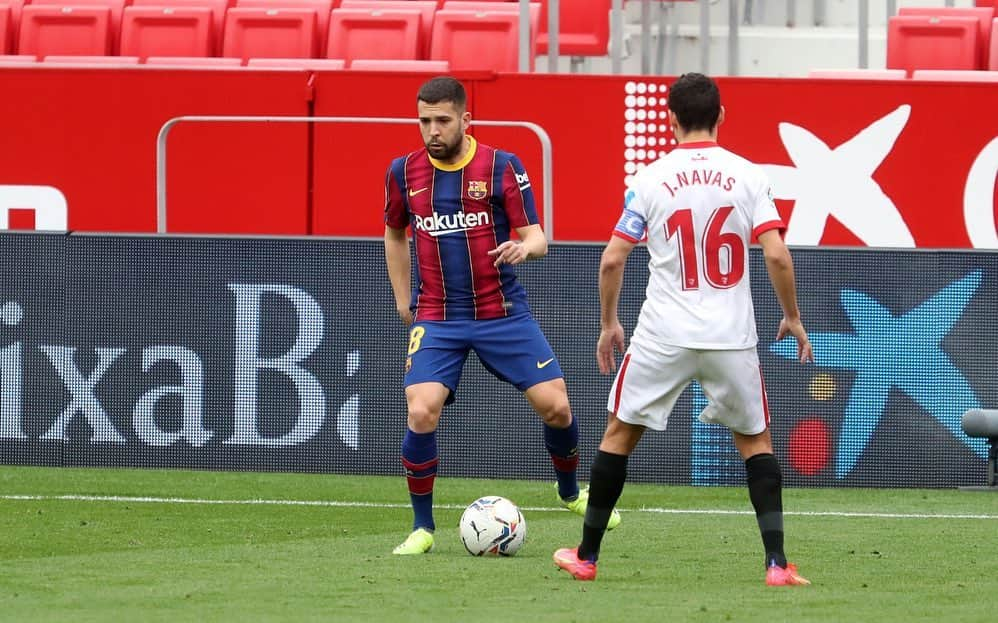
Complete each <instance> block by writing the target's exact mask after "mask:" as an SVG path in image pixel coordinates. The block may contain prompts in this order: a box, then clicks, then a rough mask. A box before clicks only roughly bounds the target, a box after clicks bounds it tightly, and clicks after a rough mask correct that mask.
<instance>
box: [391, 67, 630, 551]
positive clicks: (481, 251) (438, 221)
mask: <svg viewBox="0 0 998 623" xmlns="http://www.w3.org/2000/svg"><path fill="white" fill-rule="evenodd" d="M416 104H417V111H418V113H419V128H420V132H421V133H422V137H423V143H424V145H425V147H424V148H423V149H420V150H419V151H414V152H412V153H410V154H408V155H405V156H402V157H400V158H396V159H395V160H394V161H393V162H392V164H391V167H390V168H389V169H388V173H387V175H386V178H385V261H386V262H387V265H388V275H389V278H390V279H391V283H392V291H393V292H394V294H395V304H396V309H397V310H398V313H399V316H400V317H401V318H402V321H403V322H404V323H405V324H406V325H408V326H410V327H411V328H410V330H409V347H408V352H407V358H406V362H405V396H406V404H407V407H408V419H407V424H408V429H407V430H406V433H405V438H404V439H403V441H402V464H403V466H404V467H405V474H406V479H407V482H408V486H409V497H410V499H411V501H412V509H413V515H414V519H413V531H412V533H411V534H409V536H408V538H406V539H405V541H404V542H403V543H402V544H400V545H399V546H398V547H396V548H395V549H394V550H393V553H395V554H423V553H426V552H428V551H430V550H431V549H432V548H433V532H434V529H435V524H434V521H433V484H434V479H435V477H436V473H437V461H438V454H437V441H436V430H437V424H438V422H439V421H440V413H441V411H442V410H443V407H444V405H446V404H450V403H451V402H453V401H454V392H456V391H457V385H458V381H459V380H460V378H461V370H462V368H463V367H464V361H465V359H466V358H467V356H468V352H469V351H472V350H474V351H475V353H476V354H477V355H478V357H479V359H480V360H481V361H482V363H483V364H484V366H485V367H486V369H488V370H489V371H490V372H492V374H494V375H495V376H496V377H497V378H499V379H501V380H503V381H506V382H507V383H510V384H512V385H513V386H515V387H516V388H517V389H519V390H520V391H521V392H523V394H524V396H526V398H527V401H528V402H529V403H530V406H531V407H533V409H534V410H535V411H536V412H537V414H538V415H539V416H540V417H541V419H542V420H543V421H544V444H545V446H546V447H547V450H548V452H549V454H550V455H551V462H552V463H553V464H554V471H555V476H556V477H557V481H558V495H559V498H560V500H561V502H562V504H563V505H564V506H565V507H566V508H568V509H569V510H571V511H572V512H574V513H576V514H579V515H582V516H585V511H586V503H587V500H588V490H583V491H580V490H579V485H578V482H577V481H576V468H577V466H578V462H579V459H578V444H579V429H578V426H577V424H576V421H575V419H574V418H573V417H572V411H571V408H570V407H569V402H568V392H567V390H566V388H565V381H564V379H563V378H562V373H561V368H560V367H559V366H558V360H557V358H556V357H555V355H554V352H553V351H552V350H551V346H550V345H549V344H548V342H547V339H545V337H544V334H543V333H541V329H540V327H539V326H538V324H537V322H536V321H535V320H534V318H533V316H532V315H531V313H530V308H529V306H528V305H527V297H526V293H525V291H524V290H523V287H522V286H521V285H520V284H519V282H517V279H516V273H515V271H514V269H513V266H514V265H516V264H520V263H522V262H525V261H527V260H532V259H537V258H541V257H544V255H545V254H546V253H547V239H546V238H545V236H544V232H543V230H542V229H541V226H540V224H539V221H538V219H537V211H536V209H535V207H534V196H533V192H532V191H531V189H530V180H529V179H528V177H527V173H526V172H525V171H524V169H523V165H522V164H521V163H520V161H519V159H518V158H517V157H516V156H514V155H513V154H511V153H508V152H504V151H500V150H498V149H495V148H493V147H489V146H487V145H483V144H481V143H478V142H477V141H475V139H474V138H473V137H472V136H470V135H468V134H466V131H467V129H468V126H469V124H470V122H471V113H469V112H468V111H467V96H466V94H465V90H464V86H463V85H462V84H461V83H460V82H459V81H457V80H455V79H453V78H450V77H438V78H433V79H432V80H430V81H428V82H426V83H425V84H423V86H422V87H421V88H420V89H419V93H418V95H417V102H416ZM406 228H411V229H412V240H413V244H415V245H416V253H415V257H416V271H415V272H416V283H415V284H414V285H415V287H412V285H413V284H411V280H410V275H411V273H412V266H411V263H410V255H409V238H408V236H407V234H406ZM511 230H515V231H516V234H517V237H518V238H519V240H518V241H517V240H512V239H511V238H510V231H511ZM619 522H620V516H619V515H617V514H616V512H615V514H614V516H613V518H611V524H610V526H608V527H612V526H615V525H616V524H617V523H619Z"/></svg>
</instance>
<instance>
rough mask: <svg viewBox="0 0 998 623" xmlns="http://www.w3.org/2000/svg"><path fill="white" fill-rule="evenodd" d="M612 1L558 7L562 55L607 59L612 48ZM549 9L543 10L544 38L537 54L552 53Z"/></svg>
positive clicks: (575, 0) (572, 1) (573, 1)
mask: <svg viewBox="0 0 998 623" xmlns="http://www.w3.org/2000/svg"><path fill="white" fill-rule="evenodd" d="M610 4H611V0H560V2H559V3H558V54H559V55H565V56H606V55H607V48H608V46H609V45H610ZM547 8H548V5H547V2H545V3H544V5H543V7H542V8H541V17H540V22H541V30H540V32H541V34H540V35H539V36H538V37H537V53H538V54H547V51H548V11H547Z"/></svg>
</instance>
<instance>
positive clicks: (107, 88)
mask: <svg viewBox="0 0 998 623" xmlns="http://www.w3.org/2000/svg"><path fill="white" fill-rule="evenodd" d="M459 77H461V78H462V79H463V80H464V81H465V83H466V84H467V86H468V87H469V95H470V110H471V111H472V115H473V118H478V119H490V120H526V121H533V122H535V123H538V124H540V125H541V126H543V127H544V128H545V129H546V130H547V131H548V133H549V134H550V136H551V138H552V141H553V143H554V172H553V173H554V219H553V223H550V224H549V226H550V227H551V229H552V231H553V233H554V236H555V238H556V239H559V240H594V241H604V240H606V238H607V235H608V232H609V230H610V228H611V227H612V226H613V223H614V221H615V220H616V218H617V215H618V212H619V208H620V203H621V198H622V193H623V190H624V185H625V176H626V175H628V174H629V173H633V171H634V170H635V169H636V168H637V167H639V166H642V165H643V164H645V163H647V162H650V161H651V156H652V154H649V153H648V152H650V151H654V152H655V154H654V155H658V154H660V153H662V152H664V151H667V150H668V148H669V145H668V142H669V141H670V139H671V138H672V137H671V135H670V134H669V132H668V130H667V128H666V127H665V121H664V119H663V118H662V115H663V113H664V110H665V94H663V90H665V89H666V88H667V86H668V84H669V83H670V82H671V79H669V78H662V77H643V78H640V77H626V76H578V75H554V76H551V75H540V74H528V75H517V74H512V75H500V76H494V75H487V74H477V75H463V76H459ZM425 78H426V76H425V75H415V74H413V75H394V74H385V73H377V72H349V71H347V72H319V73H315V74H312V73H311V72H305V71H290V70H289V71H283V70H281V71H249V70H245V69H244V70H233V71H229V70H223V71H219V70H211V71H196V70H195V71H180V70H151V69H147V68H136V69H107V68H99V69H78V68H48V67H46V68H2V69H0V80H2V81H3V84H4V87H5V88H4V93H5V97H4V98H3V99H0V136H3V137H4V145H5V147H6V149H4V150H2V152H0V185H4V184H15V185H24V184H40V185H47V186H53V187H55V188H57V189H59V190H60V191H62V193H63V194H64V195H65V196H66V198H67V201H68V206H69V208H68V212H69V221H68V227H69V228H70V229H78V230H111V231H154V230H155V225H156V213H155V137H156V133H157V132H158V130H159V128H160V126H161V125H162V124H163V123H164V122H165V121H166V120H167V119H169V118H171V117H174V116H178V115H183V114H189V115H194V114H243V115H247V114H252V115H264V114H271V115H315V116H391V117H410V118H411V117H414V116H415V93H416V90H417V89H418V87H419V85H420V84H421V83H422V82H423V80H424V79H425ZM719 83H720V85H721V89H722V97H723V100H724V103H725V106H726V109H727V118H726V121H725V123H724V124H723V125H722V127H721V136H720V139H721V142H722V144H724V145H726V146H728V147H730V148H731V149H733V150H735V151H737V152H739V153H741V154H742V155H744V156H745V157H747V158H749V159H751V160H753V161H756V162H759V163H760V164H762V165H764V166H765V168H766V171H767V173H768V174H769V175H770V177H771V179H772V180H773V186H774V192H775V195H776V197H777V199H778V201H777V203H778V206H779V207H780V210H781V212H782V213H783V214H784V216H785V217H787V219H788V221H789V224H790V230H789V231H788V234H787V237H788V241H790V242H792V243H795V244H805V245H806V244H850V245H851V244H861V245H862V244H866V245H871V246H919V247H956V248H960V247H969V246H978V247H982V246H994V247H998V233H996V232H995V231H993V230H994V229H995V227H994V224H995V222H996V221H998V214H996V212H995V205H996V203H998V202H996V201H995V198H996V186H995V170H996V169H998V142H996V137H998V116H996V115H995V114H994V113H993V111H995V110H998V90H996V89H994V88H993V86H992V85H987V84H960V83H929V82H910V81H899V82H876V81H848V80H804V79H761V78H722V79H720V80H719ZM652 114H654V115H655V117H656V118H655V119H654V120H652V119H649V118H648V117H649V116H651V115H652ZM641 124H645V127H644V128H642V127H641ZM313 125H314V128H312V129H310V128H309V127H308V126H309V124H254V125H238V126H236V125H225V126H212V127H209V126H202V125H198V126H193V125H190V126H185V125H182V126H178V127H177V128H176V129H175V130H174V131H173V134H172V135H171V137H170V141H169V153H170V160H169V170H168V180H169V186H168V205H169V230H170V231H173V232H216V233H217V232H222V233H274V234H303V233H314V234H320V235H351V236H353V235H370V236H380V235H381V234H382V231H383V221H382V210H381V209H382V207H383V201H384V198H383V182H384V174H385V170H386V168H387V166H388V163H389V162H390V160H391V159H392V158H393V157H395V156H398V155H401V154H403V153H405V152H407V151H410V150H413V149H416V148H418V147H419V146H420V138H419V132H418V128H417V127H416V126H415V123H413V124H412V125H411V126H409V125H406V126H390V125H366V124H365V125H353V126H350V125H343V124H329V125H326V124H313ZM649 125H650V126H651V127H650V128H649V127H648V126H649ZM473 132H474V134H475V135H476V136H477V137H478V138H479V139H480V140H482V141H484V142H486V143H490V144H492V145H495V146H497V147H500V148H503V149H506V150H509V151H513V152H516V153H517V154H518V155H519V156H520V157H521V158H522V160H523V161H524V163H525V165H526V167H527V170H528V171H529V172H530V175H531V179H532V181H533V184H534V188H535V191H536V193H537V196H538V200H540V197H541V195H542V191H543V188H542V184H541V173H542V172H541V150H540V146H539V143H538V141H537V139H536V137H535V136H534V135H533V133H531V132H529V131H527V130H524V129H508V128H504V129H497V128H485V127H478V128H473ZM652 143H654V144H652ZM663 143H664V144H663ZM628 150H630V151H628ZM642 152H643V153H642ZM628 156H629V157H630V158H628ZM626 167H630V169H627V168H626ZM972 170H974V171H976V173H975V174H974V175H971V171H972ZM2 192H3V190H2V187H0V194H2ZM0 200H2V196H0ZM0 203H2V201H0ZM25 207H30V206H25ZM538 207H539V209H543V206H540V205H539V206H538ZM15 221H16V222H24V219H23V218H21V217H20V216H19V217H18V219H13V218H12V219H11V222H12V223H13V222H15ZM968 223H972V224H976V225H974V226H973V227H976V228H977V229H976V230H975V229H974V228H973V227H971V231H968Z"/></svg>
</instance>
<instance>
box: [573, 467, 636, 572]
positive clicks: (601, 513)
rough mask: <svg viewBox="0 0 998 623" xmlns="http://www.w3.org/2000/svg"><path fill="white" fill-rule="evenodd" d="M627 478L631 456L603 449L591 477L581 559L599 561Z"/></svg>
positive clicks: (580, 548)
mask: <svg viewBox="0 0 998 623" xmlns="http://www.w3.org/2000/svg"><path fill="white" fill-rule="evenodd" d="M626 479H627V455H625V454H610V453H609V452H603V451H602V450H598V451H597V452H596V458H595V459H594V460H593V470H592V475H591V476H590V477H589V505H588V506H586V519H585V521H584V522H583V524H582V544H580V545H579V558H580V559H582V560H592V561H593V562H595V561H596V559H597V558H599V548H600V543H602V541H603V533H604V532H606V524H607V522H608V521H610V514H611V513H612V512H613V507H614V506H616V505H617V500H618V499H619V498H620V493H621V491H623V490H624V480H626Z"/></svg>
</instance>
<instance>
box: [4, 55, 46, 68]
mask: <svg viewBox="0 0 998 623" xmlns="http://www.w3.org/2000/svg"><path fill="white" fill-rule="evenodd" d="M36 62H38V57H37V56H35V55H34V54H6V55H3V56H0V66H6V67H10V66H20V65H31V64H34V63H36Z"/></svg>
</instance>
